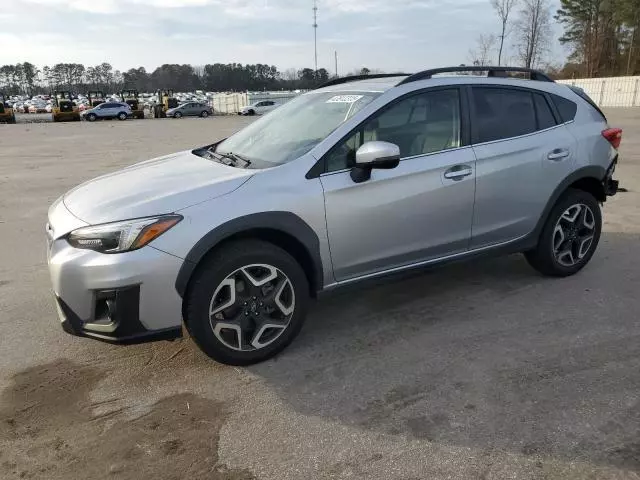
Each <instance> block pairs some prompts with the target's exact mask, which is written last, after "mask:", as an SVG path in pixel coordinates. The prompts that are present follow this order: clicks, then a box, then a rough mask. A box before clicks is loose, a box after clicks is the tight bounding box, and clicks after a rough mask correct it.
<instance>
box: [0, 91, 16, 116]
mask: <svg viewBox="0 0 640 480" xmlns="http://www.w3.org/2000/svg"><path fill="white" fill-rule="evenodd" d="M0 122H4V123H16V114H15V113H14V112H13V107H10V106H9V105H8V104H7V97H6V96H5V95H4V93H2V92H0Z"/></svg>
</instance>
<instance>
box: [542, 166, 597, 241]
mask: <svg viewBox="0 0 640 480" xmlns="http://www.w3.org/2000/svg"><path fill="white" fill-rule="evenodd" d="M606 173H607V171H606V169H605V168H604V167H601V166H598V165H590V166H587V167H582V168H579V169H578V170H576V171H575V172H573V173H571V174H570V175H569V176H567V177H566V178H565V179H564V180H563V181H562V182H560V184H559V185H558V186H557V187H556V188H555V190H554V191H553V193H552V194H551V196H550V197H549V200H548V201H547V204H546V206H545V207H544V210H543V211H542V215H540V219H539V220H538V223H537V224H536V228H535V229H534V231H533V234H534V236H535V238H537V237H538V236H540V233H541V232H542V229H543V228H544V225H545V223H546V222H547V218H548V217H549V214H550V213H551V210H552V209H553V207H554V206H555V204H556V203H557V201H558V199H559V198H560V196H561V195H562V194H563V193H564V192H565V191H566V190H567V189H568V188H569V187H570V186H571V185H572V184H573V183H575V182H577V181H578V180H582V179H584V178H593V179H595V180H597V181H599V182H602V181H604V178H605V175H606ZM603 188H604V186H603Z"/></svg>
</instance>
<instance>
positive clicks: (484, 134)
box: [473, 87, 537, 143]
mask: <svg viewBox="0 0 640 480" xmlns="http://www.w3.org/2000/svg"><path fill="white" fill-rule="evenodd" d="M473 103H474V109H475V118H474V126H475V135H474V136H475V138H474V141H475V143H483V142H491V141H494V140H502V139H505V138H511V137H518V136H520V135H526V134H528V133H533V132H535V131H536V130H537V122H536V112H535V108H534V106H533V95H532V94H531V92H528V91H525V90H515V89H503V88H482V87H480V88H478V87H476V88H474V89H473Z"/></svg>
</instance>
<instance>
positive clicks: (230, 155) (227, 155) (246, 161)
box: [216, 152, 251, 167]
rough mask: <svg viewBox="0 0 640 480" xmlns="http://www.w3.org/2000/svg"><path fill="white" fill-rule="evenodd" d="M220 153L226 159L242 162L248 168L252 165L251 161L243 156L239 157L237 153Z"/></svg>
mask: <svg viewBox="0 0 640 480" xmlns="http://www.w3.org/2000/svg"><path fill="white" fill-rule="evenodd" d="M216 153H218V155H222V156H223V157H225V158H231V159H233V160H235V161H238V160H240V161H241V162H244V166H245V167H248V166H249V165H251V160H249V159H248V158H247V157H245V156H242V155H238V154H237V153H233V152H228V153H220V152H216Z"/></svg>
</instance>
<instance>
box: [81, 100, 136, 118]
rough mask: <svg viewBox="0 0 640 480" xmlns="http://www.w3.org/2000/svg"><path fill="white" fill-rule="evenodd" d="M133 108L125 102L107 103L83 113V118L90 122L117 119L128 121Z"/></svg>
mask: <svg viewBox="0 0 640 480" xmlns="http://www.w3.org/2000/svg"><path fill="white" fill-rule="evenodd" d="M131 115H132V112H131V106H130V105H129V104H128V103H125V102H105V103H101V104H100V105H98V106H97V107H93V108H92V109H90V110H85V111H84V112H82V118H84V119H85V120H88V121H89V122H95V121H96V120H98V119H100V118H102V119H104V118H117V119H118V120H126V119H127V118H129V117H131Z"/></svg>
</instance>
